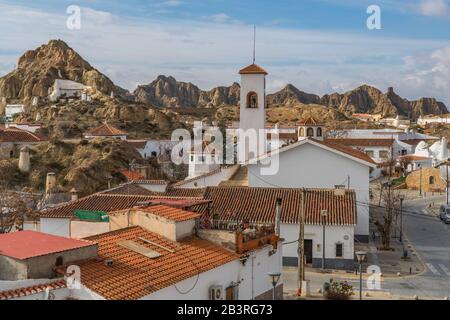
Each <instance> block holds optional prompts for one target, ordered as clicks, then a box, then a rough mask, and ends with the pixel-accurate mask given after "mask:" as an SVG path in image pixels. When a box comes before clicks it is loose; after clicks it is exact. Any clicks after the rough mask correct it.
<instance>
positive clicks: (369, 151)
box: [366, 150, 373, 158]
mask: <svg viewBox="0 0 450 320" xmlns="http://www.w3.org/2000/svg"><path fill="white" fill-rule="evenodd" d="M366 154H367V155H368V156H369V157H371V158H373V150H366Z"/></svg>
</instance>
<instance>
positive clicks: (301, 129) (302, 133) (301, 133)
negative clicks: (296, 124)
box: [298, 128, 305, 137]
mask: <svg viewBox="0 0 450 320" xmlns="http://www.w3.org/2000/svg"><path fill="white" fill-rule="evenodd" d="M298 135H299V136H300V137H304V136H305V129H304V128H300V130H299V131H298Z"/></svg>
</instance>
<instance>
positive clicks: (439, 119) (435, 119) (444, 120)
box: [417, 114, 450, 126]
mask: <svg viewBox="0 0 450 320" xmlns="http://www.w3.org/2000/svg"><path fill="white" fill-rule="evenodd" d="M430 123H441V124H448V123H450V114H443V115H440V116H435V115H428V116H425V117H422V116H420V117H419V119H417V124H418V125H421V126H424V125H427V124H430Z"/></svg>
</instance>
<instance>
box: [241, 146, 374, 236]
mask: <svg viewBox="0 0 450 320" xmlns="http://www.w3.org/2000/svg"><path fill="white" fill-rule="evenodd" d="M277 158H278V159H277ZM258 160H259V161H257V162H256V163H252V162H249V165H248V185H249V187H269V188H270V187H274V186H278V187H283V188H326V189H329V188H335V187H336V186H342V185H344V186H345V187H348V188H349V189H352V190H355V193H356V201H357V211H358V217H357V225H356V230H355V237H356V238H357V239H358V240H359V241H368V236H369V209H368V207H367V203H369V175H370V170H371V169H375V168H376V164H375V163H374V162H373V161H372V159H371V158H370V157H369V156H367V155H366V154H365V153H362V152H359V151H357V150H353V149H351V148H347V147H344V146H342V145H339V144H334V143H331V142H329V141H319V140H316V139H311V138H306V139H303V140H301V141H299V142H297V143H294V144H291V145H289V146H287V147H284V148H282V149H279V150H276V151H275V152H272V153H271V154H268V155H265V156H262V157H260V158H259V159H258ZM267 160H270V161H272V163H273V164H275V163H276V162H275V161H278V170H277V172H276V173H274V174H271V175H265V174H264V172H263V171H262V169H263V168H264V167H266V165H265V164H264V162H265V161H267Z"/></svg>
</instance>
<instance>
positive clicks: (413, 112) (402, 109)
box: [134, 76, 448, 119]
mask: <svg viewBox="0 0 450 320" xmlns="http://www.w3.org/2000/svg"><path fill="white" fill-rule="evenodd" d="M239 91H240V87H239V84H237V83H234V84H233V85H232V86H229V87H217V88H214V89H212V90H210V91H202V90H201V89H199V88H198V87H197V86H195V85H194V84H192V83H186V82H178V81H176V80H175V78H173V77H166V76H158V78H157V79H156V80H155V81H153V82H152V83H150V84H148V85H142V86H139V87H138V88H137V89H136V90H135V91H134V95H135V97H136V100H137V101H140V102H144V103H150V104H152V105H154V106H157V107H160V108H180V107H197V108H210V107H220V106H224V105H232V106H236V105H238V104H239V94H240V93H239ZM267 104H268V107H269V108H270V107H280V106H282V107H293V106H299V105H306V106H307V105H313V104H314V105H322V106H326V107H330V108H334V109H336V110H337V111H339V112H342V113H343V114H346V115H351V114H353V113H372V114H382V115H383V116H395V115H397V114H399V115H404V116H408V115H409V116H411V117H412V118H414V119H415V118H418V117H419V116H420V115H427V114H442V113H447V112H448V110H447V107H446V106H445V105H444V103H442V102H439V101H437V100H436V99H435V98H421V99H419V100H413V101H409V100H407V99H404V98H402V97H400V96H398V95H397V94H396V93H395V92H394V90H393V89H392V88H389V89H388V92H386V93H383V92H382V91H380V90H379V89H377V88H375V87H372V86H369V85H362V86H360V87H358V88H356V89H354V90H351V91H348V92H345V93H343V94H339V93H331V94H327V95H324V96H322V97H320V96H318V95H315V94H311V93H306V92H303V91H300V90H299V89H297V88H296V87H295V86H293V85H292V84H288V85H287V86H286V87H284V88H283V89H281V90H280V91H278V92H275V93H273V94H269V95H267Z"/></svg>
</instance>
